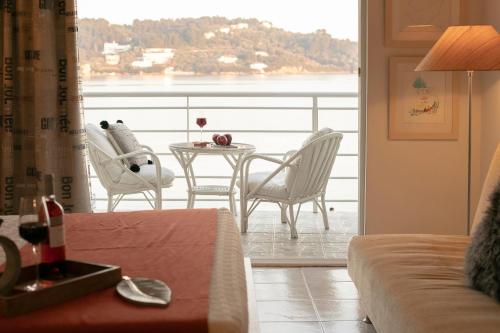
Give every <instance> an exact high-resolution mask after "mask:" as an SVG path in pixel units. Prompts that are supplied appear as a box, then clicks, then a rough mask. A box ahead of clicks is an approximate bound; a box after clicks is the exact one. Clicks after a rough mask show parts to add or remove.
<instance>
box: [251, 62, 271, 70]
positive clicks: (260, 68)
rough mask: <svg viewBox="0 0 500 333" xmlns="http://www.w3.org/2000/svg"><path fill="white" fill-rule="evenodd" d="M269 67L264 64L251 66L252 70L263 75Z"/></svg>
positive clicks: (257, 63)
mask: <svg viewBox="0 0 500 333" xmlns="http://www.w3.org/2000/svg"><path fill="white" fill-rule="evenodd" d="M267 67H268V66H267V65H266V64H264V63H262V62H256V63H253V64H250V68H251V69H253V70H255V71H259V72H261V73H264V69H266V68H267Z"/></svg>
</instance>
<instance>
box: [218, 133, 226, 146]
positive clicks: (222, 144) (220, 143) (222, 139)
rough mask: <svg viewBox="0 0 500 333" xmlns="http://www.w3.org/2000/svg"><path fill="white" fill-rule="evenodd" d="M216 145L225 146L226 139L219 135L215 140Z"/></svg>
mask: <svg viewBox="0 0 500 333" xmlns="http://www.w3.org/2000/svg"><path fill="white" fill-rule="evenodd" d="M217 144H218V145H220V146H227V138H226V137H225V136H224V135H220V136H219V137H218V138H217Z"/></svg>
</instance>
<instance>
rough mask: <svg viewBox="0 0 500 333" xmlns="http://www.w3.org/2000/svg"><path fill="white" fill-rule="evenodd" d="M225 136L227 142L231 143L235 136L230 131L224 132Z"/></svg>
mask: <svg viewBox="0 0 500 333" xmlns="http://www.w3.org/2000/svg"><path fill="white" fill-rule="evenodd" d="M224 136H225V137H226V139H227V144H228V145H230V144H231V142H233V136H232V135H231V134H229V133H226V134H224Z"/></svg>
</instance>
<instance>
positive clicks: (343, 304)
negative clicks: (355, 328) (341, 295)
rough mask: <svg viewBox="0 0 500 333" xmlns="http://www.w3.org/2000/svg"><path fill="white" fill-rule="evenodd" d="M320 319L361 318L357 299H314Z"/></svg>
mask: <svg viewBox="0 0 500 333" xmlns="http://www.w3.org/2000/svg"><path fill="white" fill-rule="evenodd" d="M314 303H315V304H316V308H317V310H318V313H319V317H320V320H322V321H331V320H361V318H362V316H363V314H362V311H361V307H360V304H359V301H357V300H335V301H325V300H315V301H314Z"/></svg>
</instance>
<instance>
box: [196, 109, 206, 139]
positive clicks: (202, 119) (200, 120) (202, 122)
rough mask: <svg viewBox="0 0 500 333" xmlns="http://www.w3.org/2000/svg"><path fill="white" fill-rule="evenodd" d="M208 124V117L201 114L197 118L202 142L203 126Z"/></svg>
mask: <svg viewBox="0 0 500 333" xmlns="http://www.w3.org/2000/svg"><path fill="white" fill-rule="evenodd" d="M206 124H207V118H205V116H203V115H200V116H198V118H196V125H198V126H199V127H200V143H201V142H203V127H204V126H205V125H206Z"/></svg>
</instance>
